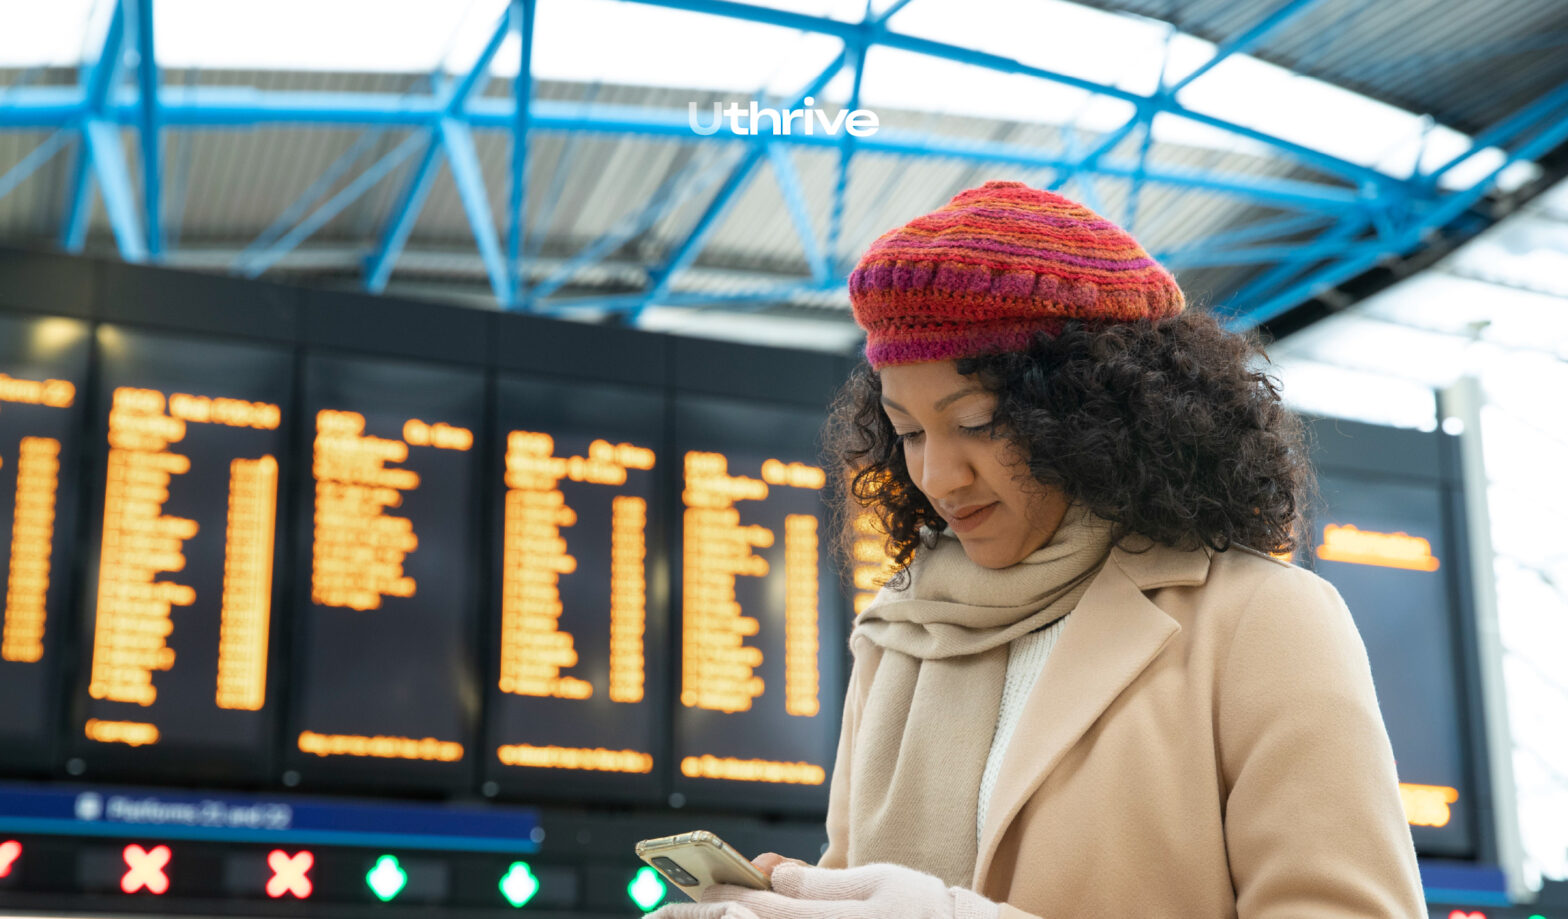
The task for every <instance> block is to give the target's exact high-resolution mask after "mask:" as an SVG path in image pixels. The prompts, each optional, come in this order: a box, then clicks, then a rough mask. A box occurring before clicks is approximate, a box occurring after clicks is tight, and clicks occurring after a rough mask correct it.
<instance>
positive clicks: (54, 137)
mask: <svg viewBox="0 0 1568 919" xmlns="http://www.w3.org/2000/svg"><path fill="white" fill-rule="evenodd" d="M71 135H72V132H71V131H70V130H68V129H66V128H60V129H59V130H57V131H55V132H54V133H53V134H50V135H49V136H48V137H47V138H45V139H44V142H43V143H41V144H39V145H38V146H36V147H34V148H33V149H31V150H29V151H28V152H27V155H26V156H24V157H22V158H21V159H20V160H18V161H17V163H16V165H14V166H12V167H11V168H10V169H7V170H6V171H5V174H4V175H0V198H4V197H5V196H6V195H9V194H10V193H11V192H13V191H15V190H16V188H17V186H19V185H21V184H22V183H23V182H26V181H27V179H28V177H29V176H31V175H32V174H33V173H34V172H36V171H37V170H38V167H40V166H42V165H43V164H45V163H47V162H49V160H51V159H53V158H54V155H55V154H56V153H59V152H60V150H61V149H63V148H64V147H65V145H66V144H67V143H69V142H70V140H71Z"/></svg>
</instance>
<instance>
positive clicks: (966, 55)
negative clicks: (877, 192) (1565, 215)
mask: <svg viewBox="0 0 1568 919" xmlns="http://www.w3.org/2000/svg"><path fill="white" fill-rule="evenodd" d="M630 2H633V3H643V4H648V5H650V6H662V7H668V8H670V9H680V10H687V11H689V12H694V13H707V14H710V15H715V16H725V17H729V18H732V19H741V20H747V21H751V22H760V23H765V24H768V25H776V26H781V27H783V28H786V29H797V30H800V31H803V32H816V33H820V34H825V35H834V36H837V37H838V38H840V39H843V40H844V41H845V42H846V43H850V42H853V41H856V40H857V39H858V38H859V37H860V35H861V34H862V30H863V29H864V26H862V25H861V24H859V23H847V22H842V21H839V20H836V19H832V18H829V17H825V16H810V15H805V14H801V13H791V12H786V11H783V10H776V9H770V8H766V7H759V6H752V5H751V4H748V3H738V2H735V0H630ZM873 34H874V42H875V43H876V44H881V45H885V46H887V47H890V48H897V49H899V50H901V51H912V52H914V53H916V54H924V55H927V56H929V57H935V58H939V59H942V60H949V61H955V62H957V63H960V64H970V65H973V66H976V67H983V68H985V69H987V70H994V71H997V72H999V73H1015V74H1019V75H1021V76H1029V77H1036V78H1039V79H1042V80H1047V81H1050V82H1053V83H1060V84H1062V85H1064V86H1071V87H1074V88H1076V89H1081V90H1083V91H1085V92H1090V93H1095V94H1098V95H1103V96H1107V97H1110V98H1113V99H1121V100H1122V101H1124V102H1130V103H1132V104H1134V105H1153V106H1154V107H1155V108H1156V109H1158V110H1159V111H1164V112H1167V113H1169V114H1172V115H1177V116H1180V117H1182V118H1186V119H1188V120H1190V121H1194V122H1197V123H1198V124H1203V125H1207V126H1209V127H1211V128H1218V129H1219V130H1222V131H1228V132H1230V133H1232V134H1236V135H1238V136H1241V137H1246V138H1248V139H1251V140H1255V141H1257V142H1259V143H1262V144H1267V145H1269V146H1271V147H1273V148H1275V149H1277V150H1280V151H1282V152H1284V153H1288V154H1289V155H1291V156H1292V157H1295V158H1296V159H1298V160H1300V161H1302V162H1304V163H1306V164H1307V165H1310V166H1313V167H1315V168H1318V169H1321V170H1323V171H1326V172H1329V173H1332V174H1335V175H1340V176H1343V177H1345V178H1347V179H1349V180H1351V181H1353V182H1356V183H1357V184H1360V183H1363V182H1375V183H1378V184H1379V185H1387V186H1390V187H1392V186H1397V185H1400V184H1401V183H1402V181H1403V180H1400V179H1395V178H1393V177H1392V176H1389V175H1388V174H1386V173H1382V172H1379V171H1377V170H1375V169H1371V168H1369V167H1366V166H1362V165H1361V164H1359V163H1352V162H1350V161H1349V160H1345V159H1341V158H1340V157H1336V156H1332V155H1330V154H1327V153H1324V152H1323V151H1321V150H1314V149H1312V148H1311V147H1305V146H1302V145H1301V144H1297V143H1294V142H1293V141H1288V140H1285V139H1284V138H1280V137H1275V136H1273V135H1270V134H1267V133H1265V132H1263V131H1258V130H1255V129H1253V128H1249V127H1246V126H1245V125H1240V124H1236V123H1234V122H1230V121H1226V120H1225V119H1223V118H1215V117H1213V116H1210V115H1205V114H1203V113H1201V112H1196V111H1193V110H1191V109H1189V108H1187V107H1185V106H1183V105H1181V104H1180V103H1178V102H1176V101H1175V100H1173V99H1167V98H1163V97H1161V96H1160V95H1159V94H1158V93H1156V94H1155V95H1153V96H1146V95H1143V94H1141V93H1136V92H1132V91H1130V90H1125V89H1122V88H1121V87H1119V86H1113V85H1111V84H1108V83H1099V82H1096V81H1094V80H1087V79H1083V78H1082V77H1075V76H1072V75H1070V74H1065V73H1060V72H1057V71H1053V70H1048V69H1046V68H1043V67H1032V66H1029V65H1026V64H1023V63H1021V62H1020V61H1018V60H1016V59H1014V58H1010V57H1004V56H1002V55H1000V54H989V53H986V52H983V51H976V50H974V49H972V48H964V47H961V46H959V45H952V44H948V43H946V42H939V41H933V40H931V39H925V38H919V37H916V36H912V35H902V34H900V33H897V32H893V31H890V30H889V29H887V28H886V26H885V25H881V24H879V25H877V26H876V27H875V28H874V30H873Z"/></svg>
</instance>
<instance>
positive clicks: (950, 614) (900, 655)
mask: <svg viewBox="0 0 1568 919" xmlns="http://www.w3.org/2000/svg"><path fill="white" fill-rule="evenodd" d="M1110 526H1111V525H1110V523H1109V522H1107V521H1105V520H1103V519H1102V518H1100V517H1097V516H1095V515H1093V514H1091V513H1090V512H1089V511H1088V509H1087V508H1084V507H1082V506H1079V505H1074V506H1071V507H1069V508H1068V511H1067V514H1066V516H1065V517H1064V518H1063V519H1062V523H1061V525H1060V526H1058V527H1057V529H1056V532H1055V533H1054V534H1053V535H1052V536H1051V540H1050V542H1048V543H1046V544H1045V545H1044V546H1042V547H1041V548H1039V549H1037V550H1035V552H1033V553H1032V554H1030V555H1028V556H1026V557H1025V558H1024V559H1023V560H1022V561H1020V562H1018V563H1017V564H1015V565H1012V566H1010V567H1007V568H1000V569H992V568H985V567H983V566H981V565H977V564H975V563H974V562H972V561H970V560H969V557H968V556H967V555H965V554H964V549H963V545H962V544H961V543H960V542H959V541H958V538H957V536H955V535H954V534H953V532H952V530H951V529H948V530H945V531H944V532H943V533H942V535H941V537H940V538H939V539H938V540H937V544H936V546H935V547H927V546H924V545H922V546H920V547H919V548H917V549H916V552H915V556H914V559H913V561H912V562H911V564H910V569H909V574H910V576H911V581H910V583H909V585H908V586H906V587H905V588H904V589H903V590H892V589H890V588H886V587H884V588H883V589H882V590H881V591H880V592H879V593H878V594H877V596H876V598H875V599H874V600H873V601H872V602H871V604H870V605H868V606H867V607H866V609H865V611H864V612H862V613H861V614H860V616H859V618H858V619H857V620H856V623H855V630H854V632H853V634H851V636H850V644H851V646H852V647H854V648H855V652H856V654H855V656H856V658H857V659H859V658H860V657H861V656H862V655H861V650H862V648H861V646H860V645H859V644H858V643H860V642H869V643H871V644H874V645H876V646H878V647H880V648H882V649H883V652H882V655H881V660H880V662H879V664H878V665H877V667H876V670H875V673H874V674H872V675H871V685H870V687H869V689H868V690H867V696H866V702H865V706H864V708H863V709H862V710H861V713H860V723H859V727H858V730H857V734H856V738H855V748H854V754H853V758H852V760H851V763H850V774H851V775H852V776H854V792H853V793H852V795H851V796H850V802H849V825H850V832H849V852H848V856H849V864H851V865H864V864H868V863H871V862H892V863H894V864H899V865H906V866H908V867H911V868H918V869H920V870H922V871H926V872H929V873H931V874H934V875H936V876H937V877H940V878H942V879H943V880H944V881H946V882H947V883H948V884H950V885H956V886H961V887H968V886H969V884H970V882H971V880H972V876H973V873H974V864H975V855H976V844H975V831H974V826H975V814H976V813H977V808H978V805H979V795H980V774H981V771H982V770H983V769H984V768H985V761H986V756H987V754H988V753H989V752H990V748H991V739H992V735H993V733H994V732H995V729H996V718H997V711H998V709H999V708H1000V706H1001V696H1002V682H1003V680H1004V678H1005V677H1006V674H1007V645H1008V642H1011V641H1012V640H1013V639H1014V638H1017V637H1018V636H1020V635H1026V634H1028V633H1030V632H1033V631H1035V630H1037V629H1040V628H1043V627H1044V626H1046V625H1049V624H1050V623H1052V622H1054V621H1056V620H1057V619H1059V618H1061V617H1062V616H1064V615H1066V614H1067V613H1069V612H1071V611H1072V609H1073V607H1075V606H1076V605H1077V604H1078V600H1079V599H1080V598H1081V597H1082V596H1083V594H1084V592H1085V591H1086V590H1088V588H1089V582H1090V581H1091V580H1092V579H1093V576H1094V574H1095V573H1096V572H1097V571H1099V569H1100V567H1101V565H1103V564H1104V562H1105V559H1106V557H1107V556H1108V554H1109V552H1110V545H1111V539H1110Z"/></svg>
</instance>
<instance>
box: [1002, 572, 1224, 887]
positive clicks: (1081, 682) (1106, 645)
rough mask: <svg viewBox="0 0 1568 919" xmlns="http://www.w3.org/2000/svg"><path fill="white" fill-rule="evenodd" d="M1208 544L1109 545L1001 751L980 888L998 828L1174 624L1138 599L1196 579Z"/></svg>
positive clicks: (1167, 636)
mask: <svg viewBox="0 0 1568 919" xmlns="http://www.w3.org/2000/svg"><path fill="white" fill-rule="evenodd" d="M1208 570H1209V550H1207V549H1201V550H1196V551H1191V552H1184V551H1180V550H1176V549H1171V548H1168V547H1165V546H1159V545H1157V546H1155V547H1154V548H1152V549H1150V550H1149V551H1147V552H1143V553H1137V554H1135V553H1129V552H1124V551H1123V550H1121V549H1119V548H1118V549H1112V550H1111V555H1110V559H1109V560H1108V561H1107V562H1106V564H1105V566H1104V567H1103V568H1102V569H1101V571H1100V573H1099V574H1098V575H1096V576H1095V579H1094V581H1093V582H1092V583H1090V585H1089V589H1088V590H1087V591H1086V592H1085V593H1084V595H1083V599H1082V600H1080V601H1079V602H1078V607H1077V609H1076V610H1074V612H1073V613H1072V615H1071V616H1070V617H1069V618H1068V621H1067V623H1066V624H1065V625H1064V626H1063V629H1062V635H1061V638H1060V639H1059V640H1058V641H1057V644H1056V647H1055V648H1054V649H1053V650H1052V651H1051V656H1050V659H1049V660H1048V661H1047V662H1046V666H1045V669H1044V670H1043V671H1042V672H1041V673H1040V677H1039V680H1038V681H1037V682H1036V683H1035V686H1034V690H1033V691H1032V692H1031V693H1030V695H1029V699H1028V701H1027V702H1025V703H1024V710H1023V714H1022V717H1021V719H1020V721H1019V725H1020V727H1019V730H1018V731H1017V732H1016V733H1014V734H1013V737H1012V741H1011V743H1010V744H1009V745H1008V748H1007V751H1006V752H1005V753H1004V754H1003V757H1002V767H1001V771H1000V773H999V774H998V776H997V780H996V788H995V790H994V792H993V794H992V798H991V804H990V807H989V809H988V811H987V814H986V824H985V828H984V830H983V832H982V833H981V837H980V847H979V852H978V857H977V860H976V863H975V874H974V888H975V889H976V890H983V889H984V887H983V886H982V885H983V884H984V881H985V877H986V875H987V873H989V871H990V869H991V863H992V860H993V859H994V858H995V856H996V849H997V846H998V845H999V844H1000V842H1001V839H1002V835H1003V834H1004V833H1005V832H1006V830H1007V827H1008V826H1009V825H1010V824H1011V823H1012V821H1013V819H1014V818H1015V817H1017V815H1018V812H1019V811H1020V810H1021V809H1022V808H1023V806H1024V803H1025V802H1027V801H1028V800H1029V797H1030V795H1032V794H1034V792H1035V791H1036V789H1038V788H1039V787H1040V785H1041V784H1042V783H1043V782H1044V781H1045V779H1046V777H1047V776H1048V775H1050V773H1051V770H1053V769H1055V768H1056V765H1057V764H1058V763H1059V762H1061V759H1062V756H1063V755H1064V754H1066V752H1067V751H1068V750H1069V749H1070V748H1071V747H1072V746H1073V744H1075V743H1077V742H1078V739H1079V738H1081V737H1082V736H1083V735H1084V733H1085V732H1087V731H1088V730H1089V727H1090V726H1091V725H1092V724H1093V723H1094V722H1095V719H1097V718H1099V717H1100V715H1101V714H1102V713H1103V712H1104V711H1105V710H1106V708H1108V707H1109V706H1110V704H1111V702H1112V701H1114V700H1115V699H1116V697H1117V696H1118V695H1120V694H1121V692H1122V690H1124V689H1126V688H1127V686H1128V685H1129V684H1130V683H1132V681H1133V680H1134V679H1136V678H1137V677H1138V675H1139V674H1140V673H1142V672H1143V671H1144V669H1145V668H1146V667H1148V666H1149V664H1150V662H1152V661H1153V660H1154V658H1155V657H1156V656H1158V655H1159V653H1160V651H1161V650H1163V649H1164V648H1165V646H1166V644H1167V643H1169V641H1170V640H1171V638H1172V636H1174V635H1175V634H1176V633H1177V632H1179V631H1180V630H1181V627H1180V626H1179V625H1178V624H1177V623H1176V620H1174V619H1172V618H1171V617H1170V616H1168V615H1166V614H1165V612H1164V611H1162V610H1161V609H1160V608H1159V607H1158V606H1156V605H1155V604H1154V603H1153V602H1152V601H1150V600H1149V598H1148V597H1147V596H1145V595H1144V591H1145V590H1152V589H1154V588H1156V587H1167V586H1172V585H1176V584H1202V583H1203V582H1204V580H1205V579H1206V578H1207V577H1208Z"/></svg>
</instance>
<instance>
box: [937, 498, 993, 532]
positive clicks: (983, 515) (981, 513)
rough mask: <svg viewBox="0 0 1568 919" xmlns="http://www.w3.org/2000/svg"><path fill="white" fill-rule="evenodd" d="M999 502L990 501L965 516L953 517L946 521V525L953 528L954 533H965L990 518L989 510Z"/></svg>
mask: <svg viewBox="0 0 1568 919" xmlns="http://www.w3.org/2000/svg"><path fill="white" fill-rule="evenodd" d="M999 503H1000V502H998V501H992V502H991V503H990V504H987V505H986V506H985V507H982V508H980V509H979V510H977V511H973V512H971V513H970V514H969V515H968V516H966V517H954V518H952V519H951V520H949V521H947V525H948V526H950V527H952V528H953V532H954V533H967V532H969V531H970V530H972V529H974V528H975V527H977V526H979V525H980V524H982V523H985V522H986V520H987V519H989V518H990V516H991V512H992V511H994V510H996V506H997V504H999Z"/></svg>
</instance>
